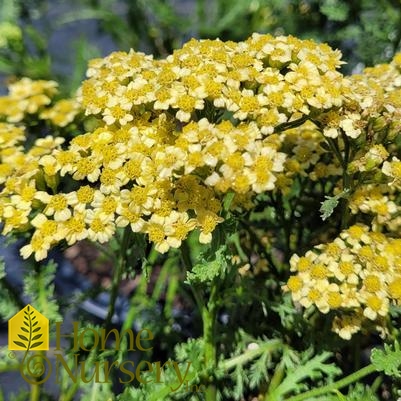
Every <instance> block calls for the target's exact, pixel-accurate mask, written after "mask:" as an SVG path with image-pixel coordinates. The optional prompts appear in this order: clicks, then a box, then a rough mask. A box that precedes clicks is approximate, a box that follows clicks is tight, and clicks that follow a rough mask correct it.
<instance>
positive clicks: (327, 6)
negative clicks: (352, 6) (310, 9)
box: [320, 0, 349, 21]
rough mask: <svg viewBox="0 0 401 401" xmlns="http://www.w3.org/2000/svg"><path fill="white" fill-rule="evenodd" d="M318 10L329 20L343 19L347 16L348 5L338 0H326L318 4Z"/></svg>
mask: <svg viewBox="0 0 401 401" xmlns="http://www.w3.org/2000/svg"><path fill="white" fill-rule="evenodd" d="M320 11H321V13H322V14H324V15H325V16H326V17H327V18H328V19H329V20H330V21H345V20H346V19H347V18H348V13H349V5H348V4H347V3H343V2H342V1H338V0H326V1H324V2H323V4H322V5H321V6H320Z"/></svg>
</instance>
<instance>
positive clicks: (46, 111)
mask: <svg viewBox="0 0 401 401" xmlns="http://www.w3.org/2000/svg"><path fill="white" fill-rule="evenodd" d="M57 88H58V84H57V82H55V81H44V80H36V81H33V80H31V79H30V78H22V79H20V80H19V81H16V82H14V83H11V84H10V85H9V86H8V90H9V94H8V95H7V96H1V97H0V121H2V120H5V121H6V122H8V123H21V122H23V120H24V119H25V118H29V116H31V117H32V116H33V115H35V118H36V119H41V120H49V121H50V122H51V123H52V124H53V125H55V126H59V127H65V126H66V125H67V124H69V123H70V122H72V121H73V120H74V119H75V117H76V116H77V114H78V113H79V112H80V111H81V107H80V105H79V103H78V101H77V100H76V99H65V100H60V101H58V102H56V103H55V104H54V105H53V104H52V101H53V99H54V97H55V95H56V94H57V92H58V90H57Z"/></svg>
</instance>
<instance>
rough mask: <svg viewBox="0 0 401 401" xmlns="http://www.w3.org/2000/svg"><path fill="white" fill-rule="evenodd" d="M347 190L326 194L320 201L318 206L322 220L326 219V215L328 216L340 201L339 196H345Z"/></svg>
mask: <svg viewBox="0 0 401 401" xmlns="http://www.w3.org/2000/svg"><path fill="white" fill-rule="evenodd" d="M348 192H349V190H348V189H345V190H344V191H342V192H340V193H339V194H338V195H334V196H326V197H325V199H326V200H325V201H323V202H321V205H322V206H321V207H320V210H319V211H320V213H322V215H321V218H322V220H326V219H327V218H328V217H330V216H331V215H332V213H333V211H334V209H335V208H336V207H337V205H338V202H339V201H340V199H341V198H346V197H347V196H348V195H347V194H348Z"/></svg>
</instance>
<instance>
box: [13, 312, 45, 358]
mask: <svg viewBox="0 0 401 401" xmlns="http://www.w3.org/2000/svg"><path fill="white" fill-rule="evenodd" d="M8 349H9V350H12V351H30V350H34V351H40V350H48V349H49V320H48V319H47V318H46V317H45V316H43V315H42V314H41V313H40V312H38V311H37V310H36V309H35V308H34V307H32V306H31V305H27V306H26V307H25V308H24V309H22V310H21V311H19V312H18V313H17V314H16V315H14V316H13V317H12V318H11V319H10V320H9V321H8Z"/></svg>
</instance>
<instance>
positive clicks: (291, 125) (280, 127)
mask: <svg viewBox="0 0 401 401" xmlns="http://www.w3.org/2000/svg"><path fill="white" fill-rule="evenodd" d="M308 119H309V117H308V116H303V117H301V118H298V120H294V121H290V122H287V123H282V124H279V125H277V127H276V128H275V129H274V133H277V132H283V131H286V130H288V129H290V128H296V127H299V126H301V125H302V124H303V123H304V122H306V121H307V120H308Z"/></svg>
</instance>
